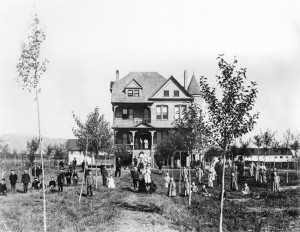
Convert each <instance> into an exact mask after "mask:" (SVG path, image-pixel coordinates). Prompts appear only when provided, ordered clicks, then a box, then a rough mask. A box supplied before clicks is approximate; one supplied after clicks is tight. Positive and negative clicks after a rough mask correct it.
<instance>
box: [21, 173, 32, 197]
mask: <svg viewBox="0 0 300 232" xmlns="http://www.w3.org/2000/svg"><path fill="white" fill-rule="evenodd" d="M21 183H23V192H24V193H27V191H28V184H29V183H30V176H29V174H28V171H27V170H25V171H24V174H23V175H22V178H21Z"/></svg>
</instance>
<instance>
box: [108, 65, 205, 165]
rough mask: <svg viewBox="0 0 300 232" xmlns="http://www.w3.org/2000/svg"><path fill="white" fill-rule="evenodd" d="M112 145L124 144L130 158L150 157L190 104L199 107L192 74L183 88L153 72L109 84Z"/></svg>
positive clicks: (197, 85)
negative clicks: (195, 104) (112, 133)
mask: <svg viewBox="0 0 300 232" xmlns="http://www.w3.org/2000/svg"><path fill="white" fill-rule="evenodd" d="M110 91H111V104H112V110H113V125H112V128H113V130H114V135H115V143H116V144H117V145H118V144H124V145H126V147H127V149H128V150H130V151H132V154H133V157H135V156H136V157H139V154H141V153H143V154H144V157H148V158H150V157H151V158H152V160H153V156H154V151H155V146H156V144H157V143H158V142H159V141H160V140H161V139H162V138H163V137H164V136H166V134H167V132H168V131H169V130H170V129H172V128H173V125H172V123H173V121H174V119H176V118H179V117H181V115H182V112H183V111H185V110H186V109H187V106H188V105H189V104H191V103H192V102H194V101H195V102H198V103H199V104H200V101H201V98H200V87H199V84H198V83H197V81H196V78H195V76H194V75H193V76H192V78H191V81H190V82H189V83H188V75H187V71H185V72H184V86H182V85H181V84H180V83H179V82H178V81H177V80H176V79H175V78H174V77H173V76H171V77H170V78H168V79H166V78H164V77H163V76H161V75H160V74H159V73H157V72H131V73H129V74H127V75H126V76H124V77H123V78H121V79H119V71H116V80H115V81H112V82H111V83H110Z"/></svg>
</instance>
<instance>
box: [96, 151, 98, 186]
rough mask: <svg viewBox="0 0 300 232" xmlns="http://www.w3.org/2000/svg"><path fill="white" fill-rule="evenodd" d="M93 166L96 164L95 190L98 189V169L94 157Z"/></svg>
mask: <svg viewBox="0 0 300 232" xmlns="http://www.w3.org/2000/svg"><path fill="white" fill-rule="evenodd" d="M95 164H96V189H98V172H97V170H98V168H97V158H96V157H95Z"/></svg>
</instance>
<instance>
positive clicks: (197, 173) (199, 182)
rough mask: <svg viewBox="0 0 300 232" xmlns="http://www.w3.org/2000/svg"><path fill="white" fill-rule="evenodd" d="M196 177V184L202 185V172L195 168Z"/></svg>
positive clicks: (200, 169)
mask: <svg viewBox="0 0 300 232" xmlns="http://www.w3.org/2000/svg"><path fill="white" fill-rule="evenodd" d="M196 176H197V182H198V184H202V178H203V170H202V168H201V167H199V168H197V170H196Z"/></svg>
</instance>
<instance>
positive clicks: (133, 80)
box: [124, 79, 143, 89]
mask: <svg viewBox="0 0 300 232" xmlns="http://www.w3.org/2000/svg"><path fill="white" fill-rule="evenodd" d="M133 82H134V83H135V84H136V85H137V86H138V87H128V86H129V85H130V84H131V83H133ZM142 88H143V87H142V86H141V85H140V84H139V83H138V82H137V81H136V80H135V79H132V80H131V81H130V82H129V83H128V84H127V85H126V86H125V87H124V89H142Z"/></svg>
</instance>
